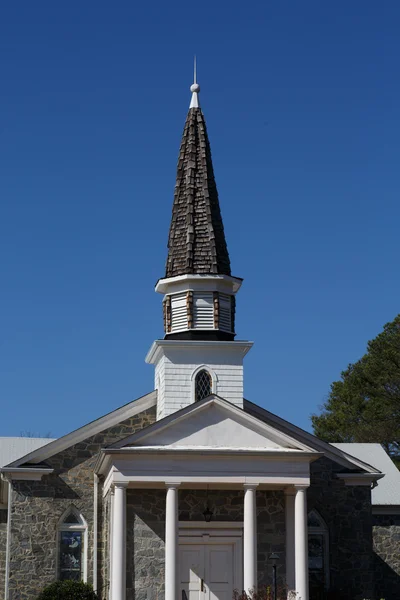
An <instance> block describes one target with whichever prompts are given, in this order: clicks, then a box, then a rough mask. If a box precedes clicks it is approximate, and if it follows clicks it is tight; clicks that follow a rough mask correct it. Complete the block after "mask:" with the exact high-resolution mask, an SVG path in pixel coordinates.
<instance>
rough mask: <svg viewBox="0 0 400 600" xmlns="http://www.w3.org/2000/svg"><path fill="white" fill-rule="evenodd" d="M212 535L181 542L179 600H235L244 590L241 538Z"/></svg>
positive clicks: (192, 537)
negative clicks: (235, 596)
mask: <svg viewBox="0 0 400 600" xmlns="http://www.w3.org/2000/svg"><path fill="white" fill-rule="evenodd" d="M212 533H213V532H212ZM212 533H211V534H210V533H209V532H207V533H202V534H200V535H197V536H185V537H184V538H182V537H181V538H180V543H179V572H180V580H179V581H180V596H179V600H232V596H233V591H234V590H235V589H238V590H241V588H242V538H241V536H234V535H223V532H215V535H213V534H212ZM221 534H222V535H221Z"/></svg>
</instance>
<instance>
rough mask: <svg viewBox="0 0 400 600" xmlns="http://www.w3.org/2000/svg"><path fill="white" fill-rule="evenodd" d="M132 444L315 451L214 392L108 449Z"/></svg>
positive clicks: (183, 448)
mask: <svg viewBox="0 0 400 600" xmlns="http://www.w3.org/2000/svg"><path fill="white" fill-rule="evenodd" d="M133 447H135V448H137V449H138V450H139V449H142V450H144V449H146V450H150V449H152V448H153V449H157V450H159V449H165V450H176V451H180V450H184V451H191V450H201V451H217V450H219V451H221V450H223V451H239V452H260V451H262V452H269V453H272V454H276V453H280V452H284V453H302V452H306V453H310V452H311V453H314V450H313V449H312V448H311V447H310V446H308V445H305V444H303V443H301V442H299V441H298V440H297V439H295V438H293V437H292V436H289V435H287V434H285V433H282V432H280V431H277V430H276V429H274V428H273V427H271V426H270V425H268V424H266V423H264V422H263V421H261V420H260V419H257V418H255V417H253V416H252V415H250V414H248V413H246V412H245V411H243V410H242V409H240V408H238V407H237V406H235V405H234V404H231V403H230V402H228V401H226V400H224V399H223V398H220V397H219V396H217V395H215V394H213V395H211V396H208V397H207V398H204V399H203V400H201V401H200V402H195V403H193V404H190V405H189V406H186V407H185V408H183V409H181V410H179V411H177V412H174V413H172V414H171V415H169V416H167V417H165V418H164V419H161V420H159V421H157V422H155V423H153V424H152V425H149V426H148V427H146V428H145V429H142V430H141V431H138V432H136V433H134V434H132V435H130V436H128V437H126V438H124V439H122V440H119V441H118V442H116V443H115V444H112V445H110V446H109V447H108V448H107V450H109V449H127V448H133Z"/></svg>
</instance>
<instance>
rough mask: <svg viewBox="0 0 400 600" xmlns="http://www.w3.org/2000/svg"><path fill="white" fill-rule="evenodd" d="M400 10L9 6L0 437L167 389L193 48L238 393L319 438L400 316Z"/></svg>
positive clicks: (2, 69)
mask: <svg viewBox="0 0 400 600" xmlns="http://www.w3.org/2000/svg"><path fill="white" fill-rule="evenodd" d="M399 30H400V4H399V3H398V2H396V1H385V2H376V1H375V0H374V1H371V0H363V1H361V0H355V1H353V2H348V0H347V1H343V0H340V1H337V2H320V1H319V0H318V1H305V2H297V1H294V0H292V1H287V2H286V1H285V2H278V1H275V2H265V0H264V1H255V2H227V1H224V2H216V1H215V0H214V1H213V2H210V1H209V0H206V1H203V2H187V1H185V2H180V1H176V0H175V1H174V2H159V1H158V2H151V3H139V2H131V1H129V2H128V1H126V0H124V1H119V2H115V3H111V2H104V1H96V2H93V1H87V2H77V1H71V2H68V3H66V2H63V3H60V2H53V1H52V2H50V1H48V0H47V1H46V0H41V1H40V2H31V1H27V0H25V1H21V2H5V3H2V6H1V9H0V51H1V57H2V58H1V63H0V80H1V91H0V128H1V143H0V197H1V199H0V256H1V261H0V278H1V295H0V331H1V336H0V402H1V408H0V415H1V423H0V435H20V433H21V432H22V431H30V432H32V433H37V434H45V433H47V432H51V434H52V435H53V436H60V435H62V434H64V433H67V432H68V431H69V430H71V429H74V428H77V427H79V426H81V425H83V424H84V423H86V422H87V421H89V420H92V419H94V418H97V417H98V416H101V415H103V414H104V413H106V412H109V411H111V410H113V409H114V408H116V407H118V406H120V405H122V404H125V403H126V402H128V401H130V400H131V399H134V398H136V397H138V396H140V395H142V394H144V393H146V392H148V391H150V390H151V389H152V388H153V371H152V367H151V366H149V365H146V364H145V363H144V356H145V354H146V352H147V350H148V348H149V347H150V345H151V343H152V341H153V340H154V339H155V338H158V337H161V336H162V333H163V332H162V317H161V314H162V311H161V297H160V296H158V295H157V294H155V293H154V291H153V289H154V284H155V282H156V280H157V279H158V278H159V277H161V276H163V273H164V264H165V258H166V242H167V233H168V227H169V220H170V214H171V206H172V198H173V188H174V179H175V167H176V161H177V155H178V148H179V143H180V137H181V133H182V129H183V124H184V120H185V117H186V113H187V109H188V105H189V100H190V93H189V86H190V84H191V77H192V61H193V54H194V53H196V54H197V56H198V78H199V82H200V84H201V87H202V93H201V102H202V107H203V110H204V113H205V116H206V120H207V124H208V129H209V135H210V139H211V145H212V150H213V158H214V167H215V171H216V177H217V184H218V188H219V193H220V200H221V206H222V211H223V216H224V221H225V229H226V234H227V240H228V246H229V250H230V254H231V261H232V265H233V273H234V275H237V276H240V277H244V285H243V287H242V290H241V292H240V295H239V297H238V312H237V333H238V339H251V340H253V341H254V342H255V345H254V348H253V349H252V351H251V352H250V354H249V355H248V356H247V358H246V367H245V393H246V397H248V398H249V399H251V400H252V401H254V402H256V403H258V404H260V405H262V406H265V407H266V408H268V409H269V410H271V411H272V412H275V413H277V414H278V415H281V416H282V417H284V418H286V419H288V420H290V421H292V422H293V423H296V424H297V425H300V426H302V427H304V428H307V429H309V428H310V421H309V415H310V414H311V413H312V412H313V411H317V410H318V406H319V405H320V404H321V403H322V402H323V401H324V399H325V398H326V395H327V394H328V392H329V386H330V383H331V382H332V381H333V380H335V379H337V378H338V377H339V375H340V371H341V370H342V369H344V368H345V367H346V365H347V364H348V363H349V362H351V361H355V360H357V359H358V358H359V357H360V356H361V355H362V354H363V352H364V349H365V345H366V342H367V340H368V339H370V338H372V337H374V336H375V335H376V334H377V333H378V332H379V331H380V330H381V328H382V326H383V324H384V323H385V322H387V321H389V320H391V319H393V318H394V317H395V315H396V314H397V313H398V312H399V308H400V278H399V268H398V264H399V244H400V242H399V220H400V208H399V187H400V181H399V144H400V142H399V140H400V125H399V111H400V108H399V107H400V79H399V64H400V61H399V58H400V37H399Z"/></svg>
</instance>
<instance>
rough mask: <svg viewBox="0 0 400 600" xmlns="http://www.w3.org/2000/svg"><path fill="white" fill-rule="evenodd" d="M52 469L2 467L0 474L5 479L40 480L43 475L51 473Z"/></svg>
mask: <svg viewBox="0 0 400 600" xmlns="http://www.w3.org/2000/svg"><path fill="white" fill-rule="evenodd" d="M53 471H54V469H50V468H47V467H41V468H34V467H30V468H29V469H21V468H19V469H18V468H17V469H16V468H11V467H3V468H1V469H0V473H1V476H2V478H3V479H4V480H5V481H10V480H13V481H17V480H18V481H26V480H30V481H40V480H41V479H42V477H43V475H49V474H50V473H53Z"/></svg>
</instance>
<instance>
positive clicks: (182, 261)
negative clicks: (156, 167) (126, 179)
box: [166, 61, 231, 277]
mask: <svg viewBox="0 0 400 600" xmlns="http://www.w3.org/2000/svg"><path fill="white" fill-rule="evenodd" d="M190 90H191V92H192V99H191V103H190V108H189V112H188V115H187V118H186V123H185V127H184V130H183V136H182V142H181V147H180V152H179V159H178V168H177V176H176V185H175V194H174V204H173V209H172V220H171V227H170V231H169V239H168V259H167V265H166V277H175V276H178V275H186V274H199V275H200V274H206V273H209V274H218V275H230V274H231V267H230V260H229V254H228V248H227V245H226V240H225V233H224V226H223V222H222V217H221V210H220V206H219V200H218V191H217V186H216V183H215V178H214V169H213V165H212V159H211V149H210V142H209V140H208V135H207V128H206V124H205V120H204V116H203V113H202V111H201V109H200V105H199V98H198V96H199V92H200V86H199V84H198V83H197V81H196V61H195V67H194V83H193V85H192V86H191V87H190Z"/></svg>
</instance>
